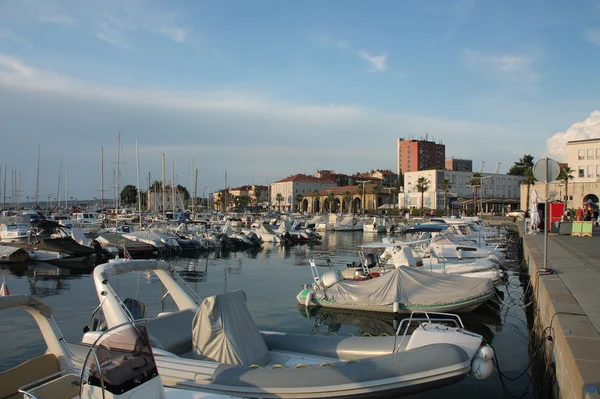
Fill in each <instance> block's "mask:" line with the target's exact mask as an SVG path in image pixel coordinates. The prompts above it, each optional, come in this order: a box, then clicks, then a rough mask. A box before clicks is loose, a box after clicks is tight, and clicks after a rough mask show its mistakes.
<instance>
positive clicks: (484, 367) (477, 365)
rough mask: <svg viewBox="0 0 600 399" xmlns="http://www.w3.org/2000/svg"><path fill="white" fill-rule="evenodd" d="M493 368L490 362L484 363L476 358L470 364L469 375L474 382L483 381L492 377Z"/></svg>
mask: <svg viewBox="0 0 600 399" xmlns="http://www.w3.org/2000/svg"><path fill="white" fill-rule="evenodd" d="M493 370H494V366H493V364H492V362H484V361H483V360H481V359H480V358H478V357H476V358H475V359H473V361H472V362H471V375H472V376H473V378H475V379H476V380H485V379H486V378H489V377H490V376H491V375H492V371H493Z"/></svg>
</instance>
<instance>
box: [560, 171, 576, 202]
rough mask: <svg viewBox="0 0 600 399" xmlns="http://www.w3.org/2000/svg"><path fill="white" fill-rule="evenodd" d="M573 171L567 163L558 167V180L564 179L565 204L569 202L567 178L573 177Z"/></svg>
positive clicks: (571, 178)
mask: <svg viewBox="0 0 600 399" xmlns="http://www.w3.org/2000/svg"><path fill="white" fill-rule="evenodd" d="M573 172H575V171H574V170H573V169H571V168H569V166H568V165H565V166H563V167H562V168H560V174H559V175H558V180H564V181H565V204H567V203H568V202H569V180H573V179H574V177H573V175H572V174H571V173H573ZM567 208H568V207H567Z"/></svg>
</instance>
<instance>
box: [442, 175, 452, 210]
mask: <svg viewBox="0 0 600 399" xmlns="http://www.w3.org/2000/svg"><path fill="white" fill-rule="evenodd" d="M440 187H442V191H443V192H444V212H446V211H447V208H448V207H447V201H448V191H450V189H451V188H452V183H450V180H448V179H447V178H443V179H442V180H440Z"/></svg>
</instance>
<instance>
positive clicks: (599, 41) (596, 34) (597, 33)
mask: <svg viewBox="0 0 600 399" xmlns="http://www.w3.org/2000/svg"><path fill="white" fill-rule="evenodd" d="M583 37H584V38H585V39H586V40H587V41H588V42H590V43H592V44H593V45H594V46H600V28H591V27H588V28H586V29H585V31H584V32H583Z"/></svg>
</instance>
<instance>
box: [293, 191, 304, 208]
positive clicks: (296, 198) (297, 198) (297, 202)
mask: <svg viewBox="0 0 600 399" xmlns="http://www.w3.org/2000/svg"><path fill="white" fill-rule="evenodd" d="M294 199H295V200H296V210H297V211H298V212H300V203H302V200H303V199H304V196H302V194H296V196H295V197H294Z"/></svg>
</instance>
